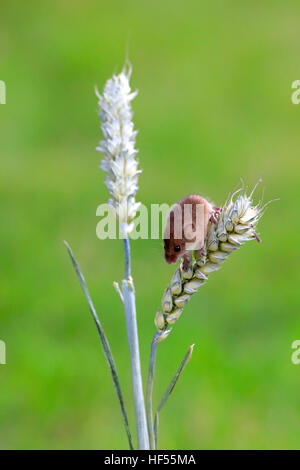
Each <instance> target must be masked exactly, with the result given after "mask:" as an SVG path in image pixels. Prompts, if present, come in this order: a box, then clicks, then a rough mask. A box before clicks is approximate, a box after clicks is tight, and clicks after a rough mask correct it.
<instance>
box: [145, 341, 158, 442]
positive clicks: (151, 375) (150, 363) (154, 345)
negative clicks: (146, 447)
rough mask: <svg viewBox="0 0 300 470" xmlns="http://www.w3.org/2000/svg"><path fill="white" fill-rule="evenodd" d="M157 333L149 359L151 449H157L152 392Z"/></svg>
mask: <svg viewBox="0 0 300 470" xmlns="http://www.w3.org/2000/svg"><path fill="white" fill-rule="evenodd" d="M156 337H157V334H156V335H155V336H154V338H153V340H152V343H151V353H150V361H149V372H148V382H147V396H146V404H147V423H148V432H149V440H150V449H151V450H155V448H156V445H155V438H154V429H153V414H152V393H153V379H154V369H155V361H156V352H157V346H158V343H157V342H156Z"/></svg>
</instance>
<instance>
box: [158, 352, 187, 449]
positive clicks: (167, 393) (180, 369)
mask: <svg viewBox="0 0 300 470" xmlns="http://www.w3.org/2000/svg"><path fill="white" fill-rule="evenodd" d="M193 349H194V344H192V345H191V346H190V347H189V349H188V351H187V352H186V354H185V356H184V358H183V359H182V361H181V363H180V365H179V367H178V369H177V371H176V372H175V374H174V376H173V378H172V380H171V382H170V383H169V385H168V387H167V389H166V391H165V393H164V394H163V397H162V399H161V400H160V402H159V405H158V407H157V410H156V413H155V420H154V434H155V443H156V448H157V442H158V415H159V412H160V411H161V409H162V407H163V406H164V405H165V403H166V402H167V400H168V398H169V396H170V395H171V393H172V392H173V390H174V388H175V386H176V384H177V382H178V380H179V378H180V377H181V374H182V372H183V371H184V369H185V367H186V366H187V364H188V362H189V360H190V359H191V357H192V354H193Z"/></svg>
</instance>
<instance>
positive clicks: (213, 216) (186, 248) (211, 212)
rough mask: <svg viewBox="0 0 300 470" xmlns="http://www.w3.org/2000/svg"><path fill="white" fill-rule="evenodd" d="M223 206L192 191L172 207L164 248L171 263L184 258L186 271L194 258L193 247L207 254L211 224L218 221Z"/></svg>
mask: <svg viewBox="0 0 300 470" xmlns="http://www.w3.org/2000/svg"><path fill="white" fill-rule="evenodd" d="M220 212H221V209H220V208H218V207H215V206H213V205H212V204H211V203H210V202H208V201H207V200H206V199H205V198H203V197H201V196H199V195H197V194H191V195H189V196H187V197H185V198H183V199H181V200H180V201H178V202H177V204H174V205H173V206H172V207H171V210H170V213H169V216H168V219H167V222H166V227H165V230H164V235H163V239H164V250H165V260H166V262H167V263H176V261H177V260H178V258H181V257H182V258H183V269H184V270H186V269H187V268H188V266H189V263H190V260H191V250H199V251H200V253H201V254H202V255H203V254H205V248H204V245H205V239H206V235H207V225H208V222H209V221H211V222H213V223H216V222H217V219H218V215H219V213H220Z"/></svg>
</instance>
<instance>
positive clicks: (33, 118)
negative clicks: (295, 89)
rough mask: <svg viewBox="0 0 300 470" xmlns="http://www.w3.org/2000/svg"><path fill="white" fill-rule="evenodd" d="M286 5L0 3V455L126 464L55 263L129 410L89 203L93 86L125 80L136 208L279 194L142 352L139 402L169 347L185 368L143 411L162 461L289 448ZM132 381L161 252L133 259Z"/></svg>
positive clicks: (293, 53)
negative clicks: (189, 354) (156, 427)
mask: <svg viewBox="0 0 300 470" xmlns="http://www.w3.org/2000/svg"><path fill="white" fill-rule="evenodd" d="M299 15H300V5H299V2H297V1H296V0H294V1H291V0H287V1H285V2H282V1H276V0H272V1H267V0H254V1H252V2H243V1H226V2H225V1H216V2H203V1H199V0H198V1H196V0H195V1H187V2H179V1H174V0H173V1H169V0H167V1H162V2H157V1H153V2H141V1H138V0H136V1H132V0H127V1H126V2H125V1H121V0H119V1H112V0H110V1H81V2H80V1H59V2H58V1H52V2H50V1H45V2H39V1H28V2H26V4H25V3H24V2H20V1H15V2H10V3H8V2H6V3H5V4H3V5H2V6H1V19H0V23H1V24H0V26H1V27H0V46H1V55H0V64H1V68H0V70H1V75H0V79H1V80H4V81H5V82H6V86H7V104H6V105H1V106H0V121H1V128H0V129H1V130H0V133H1V140H0V150H1V171H0V178H1V184H0V187H1V189H0V191H1V195H0V200H1V224H0V244H1V263H0V273H1V279H0V288H1V292H0V305H1V316H0V339H2V340H4V341H5V342H6V345H7V364H6V365H2V366H0V447H1V448H18V449H41V448H47V449H63V448H67V449H76V448H80V449H81V448H100V449H114V448H124V449H126V448H127V441H126V435H125V432H124V430H123V427H122V421H121V418H120V413H119V407H118V404H117V401H116V397H115V394H114V391H113V388H112V384H111V381H110V376H109V372H108V369H107V366H106V363H105V360H104V357H103V355H102V352H101V349H100V345H99V340H98V337H97V333H96V330H95V326H94V324H93V321H92V319H91V317H90V313H89V311H88V308H87V304H86V301H85V299H84V297H83V295H82V292H81V289H80V286H79V283H78V280H77V278H76V277H75V273H74V271H73V269H72V266H71V263H70V260H69V259H68V256H67V253H66V250H65V247H64V245H63V240H64V239H66V240H68V242H69V243H70V244H71V246H72V249H73V251H74V254H75V256H76V257H77V259H78V261H79V263H80V265H81V268H82V270H83V272H84V274H85V277H86V280H87V282H88V286H89V288H90V292H91V295H92V297H93V300H94V302H95V305H96V307H97V309H98V313H99V315H100V317H101V320H102V322H103V325H104V327H105V330H106V332H107V335H108V337H109V340H110V343H111V347H112V349H113V352H114V355H115V359H116V362H117V366H118V369H119V373H120V378H121V382H122V386H123V389H124V391H125V396H126V402H127V405H128V408H129V414H130V421H131V427H132V431H133V432H134V431H135V430H134V423H133V405H132V391H131V383H130V368H129V354H128V345H127V339H126V331H125V321H124V314H123V311H122V308H121V304H120V301H119V298H118V296H117V294H116V293H115V291H114V289H113V286H112V282H113V281H114V280H117V281H120V280H121V279H122V276H123V247H122V243H121V242H120V241H116V240H105V241H100V240H98V239H97V238H96V224H97V221H98V219H97V218H96V208H97V206H98V205H99V204H100V203H102V202H106V201H107V198H108V195H107V191H106V188H105V187H104V185H103V178H104V175H103V173H102V172H101V171H100V170H99V169H98V165H99V163H100V159H101V155H100V154H99V153H98V152H96V151H95V147H96V145H97V143H98V140H99V139H100V137H101V135H100V130H99V120H98V116H97V100H96V97H95V94H94V85H95V84H97V85H98V86H99V89H100V90H101V89H102V87H103V85H104V83H105V81H106V80H107V79H108V78H109V77H110V76H111V75H112V73H113V72H118V71H120V70H121V68H122V66H123V63H124V59H125V56H126V50H127V49H128V50H129V57H130V60H131V62H132V65H133V76H132V85H133V87H134V88H138V89H139V95H138V97H137V98H136V99H135V101H134V102H133V107H134V113H135V115H134V120H135V125H136V127H137V129H139V131H140V133H139V136H138V148H139V149H140V154H139V158H140V165H141V167H142V168H143V173H142V175H141V177H140V189H139V192H138V197H137V200H140V201H142V202H143V203H145V204H146V205H148V206H149V205H150V204H151V203H162V202H167V203H169V204H171V203H173V202H175V201H176V200H178V199H179V198H181V197H183V196H185V195H186V194H188V193H191V192H198V193H201V194H203V195H205V196H209V197H210V198H211V199H213V201H214V202H215V203H217V204H222V203H223V202H224V201H225V199H226V198H227V195H228V193H229V192H230V191H232V190H233V189H235V188H237V187H238V185H239V179H240V177H242V178H243V179H244V181H245V182H246V183H247V184H249V185H250V186H253V185H254V184H255V182H256V181H257V180H258V178H259V176H263V185H262V186H261V187H260V188H259V189H258V192H257V195H258V198H259V197H260V195H261V191H262V187H264V188H265V200H268V199H272V198H276V197H280V201H279V202H276V203H274V204H273V205H271V206H270V207H269V209H268V211H267V212H266V214H265V216H264V218H263V219H262V221H261V222H260V226H259V233H260V235H261V238H262V240H263V243H262V244H261V245H258V244H257V243H255V242H254V241H253V242H252V243H249V244H248V245H247V246H245V247H243V248H242V249H241V250H240V251H239V252H238V253H234V254H233V255H232V256H231V257H230V259H229V260H228V262H226V264H225V265H224V268H223V269H222V270H221V271H220V272H218V273H216V274H215V275H213V276H211V278H210V280H209V282H208V283H207V284H206V286H205V287H203V288H202V289H201V292H199V293H198V294H197V295H196V296H195V297H194V298H193V300H192V301H191V302H190V304H189V305H188V306H187V307H186V309H185V312H184V314H183V316H182V317H181V319H180V321H179V322H178V323H177V324H176V326H175V327H174V330H173V332H172V334H171V335H170V337H169V339H168V340H167V341H165V342H164V343H162V345H161V346H160V348H159V355H158V367H157V376H156V382H155V397H154V398H155V403H156V402H157V400H158V399H159V398H160V396H161V394H162V393H163V391H164V388H165V387H166V385H167V383H168V381H169V379H170V378H171V377H172V375H173V373H174V371H175V369H176V367H177V365H178V363H179V361H180V360H181V358H182V356H183V354H184V352H185V351H186V349H187V347H188V345H190V344H192V343H195V349H194V355H193V358H192V361H191V363H190V364H189V366H188V367H187V369H186V371H185V373H184V376H183V378H182V379H181V381H180V382H179V384H178V387H177V390H176V391H175V393H174V395H172V397H171V399H170V401H169V403H168V405H167V406H166V408H165V409H164V410H163V411H162V413H161V418H160V442H159V447H160V448H163V449H201V448H204V449H216V448H221V449H225V448H231V449H252V448H262V449H265V448H300V394H299V375H300V365H299V366H296V365H293V364H292V362H291V353H292V349H291V343H292V342H293V341H294V340H295V339H300V315H299V310H298V309H299V300H300V299H299V281H300V279H299V244H298V234H299V230H300V224H299V219H298V218H297V217H298V216H297V214H298V211H299V202H300V201H299V169H300V165H299V148H300V132H299V124H300V105H299V106H297V105H293V104H292V102H291V93H292V89H291V83H292V82H293V81H294V80H296V79H300V64H299V26H300V16H299ZM132 256H133V275H134V279H135V286H136V291H137V309H138V322H139V330H140V333H139V334H140V345H141V356H142V366H143V374H144V377H146V372H147V364H148V357H149V345H150V340H151V338H152V336H153V333H154V325H153V318H154V314H155V311H156V309H157V307H158V306H159V304H160V299H161V295H162V292H163V290H164V288H165V287H166V285H167V283H168V282H169V280H170V277H171V275H172V273H173V271H174V266H169V265H167V264H165V262H164V259H163V252H162V243H161V241H160V240H137V241H135V242H133V243H132Z"/></svg>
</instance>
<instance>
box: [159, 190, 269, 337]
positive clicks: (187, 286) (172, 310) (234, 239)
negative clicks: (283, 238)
mask: <svg viewBox="0 0 300 470" xmlns="http://www.w3.org/2000/svg"><path fill="white" fill-rule="evenodd" d="M241 191H242V189H240V190H239V191H237V192H235V193H234V194H232V195H231V197H230V198H229V200H228V201H227V202H226V203H225V205H224V206H223V208H222V212H221V214H220V215H219V217H218V221H217V223H216V224H214V223H211V222H210V223H209V225H208V232H207V238H206V243H205V251H206V255H204V256H201V255H200V253H199V252H195V253H194V254H195V260H194V262H192V261H191V263H190V266H189V267H188V269H187V270H185V271H184V270H183V267H182V264H181V266H179V268H178V269H177V270H176V272H175V274H174V275H173V277H172V280H171V283H170V285H169V286H168V287H167V288H166V289H165V291H164V294H163V297H162V309H159V310H158V311H157V313H156V316H155V325H156V327H157V329H158V332H157V334H156V341H161V340H163V339H165V337H166V333H167V332H169V330H167V327H168V326H169V325H173V324H174V323H176V322H177V320H178V319H179V318H180V316H181V314H182V312H183V309H184V307H185V305H186V304H187V303H188V302H189V301H190V300H191V298H192V296H193V295H194V294H195V293H196V292H197V291H198V290H199V289H200V287H201V286H202V285H203V284H204V283H205V281H206V280H207V279H208V276H209V275H210V274H211V273H213V272H215V271H217V270H218V269H219V268H220V267H221V265H222V264H223V262H224V261H225V260H226V259H227V257H228V256H229V255H230V253H232V252H233V251H235V250H236V249H237V248H239V247H240V246H242V245H243V244H244V243H246V242H247V241H249V240H253V239H254V238H256V239H258V240H259V238H258V236H257V234H256V231H255V229H256V226H257V223H258V221H259V219H260V217H261V216H262V214H263V212H264V209H265V207H266V205H262V203H259V204H257V205H254V204H253V199H252V197H253V191H252V192H251V194H250V196H247V194H246V193H245V192H242V193H241V194H239V195H238V196H236V194H237V193H239V192H241ZM159 332H160V334H159Z"/></svg>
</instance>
